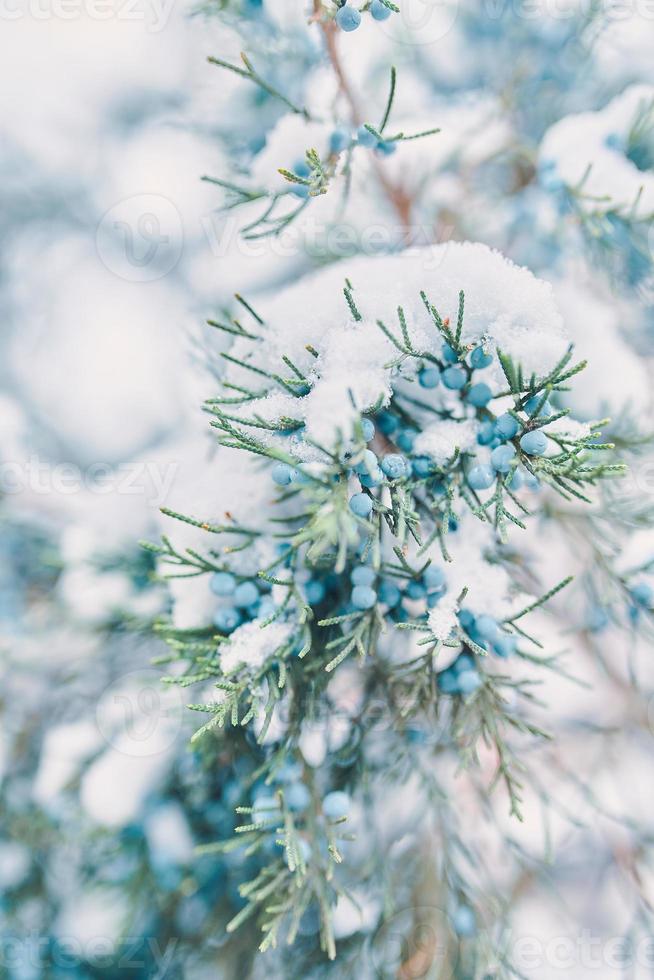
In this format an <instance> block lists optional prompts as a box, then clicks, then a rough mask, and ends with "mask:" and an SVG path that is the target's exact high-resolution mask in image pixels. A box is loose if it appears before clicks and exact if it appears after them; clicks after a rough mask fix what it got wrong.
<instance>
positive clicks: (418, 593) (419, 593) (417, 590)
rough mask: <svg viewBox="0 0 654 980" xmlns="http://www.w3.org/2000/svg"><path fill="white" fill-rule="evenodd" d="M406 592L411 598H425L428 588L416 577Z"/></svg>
mask: <svg viewBox="0 0 654 980" xmlns="http://www.w3.org/2000/svg"><path fill="white" fill-rule="evenodd" d="M406 594H407V596H408V597H409V599H424V598H425V596H426V595H427V589H426V587H425V586H424V585H423V583H422V582H418V581H416V579H414V580H413V581H412V582H409V584H408V585H407V587H406Z"/></svg>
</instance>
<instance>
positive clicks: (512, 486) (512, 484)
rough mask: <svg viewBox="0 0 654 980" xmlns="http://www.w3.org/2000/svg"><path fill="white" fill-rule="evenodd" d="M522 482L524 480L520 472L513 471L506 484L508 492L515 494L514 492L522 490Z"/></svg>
mask: <svg viewBox="0 0 654 980" xmlns="http://www.w3.org/2000/svg"><path fill="white" fill-rule="evenodd" d="M524 482H525V478H524V476H523V475H522V472H521V470H514V471H513V474H512V476H511V479H510V480H509V483H508V487H509V490H513V491H514V492H515V491H516V490H520V489H522V487H523V485H524Z"/></svg>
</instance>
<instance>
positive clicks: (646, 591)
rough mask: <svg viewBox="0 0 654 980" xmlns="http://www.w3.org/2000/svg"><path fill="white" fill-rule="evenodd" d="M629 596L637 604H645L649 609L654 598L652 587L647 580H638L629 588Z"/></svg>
mask: <svg viewBox="0 0 654 980" xmlns="http://www.w3.org/2000/svg"><path fill="white" fill-rule="evenodd" d="M631 597H632V599H634V601H635V602H637V603H638V605H639V606H646V607H647V608H648V609H649V608H650V607H651V605H652V602H653V600H654V589H652V586H651V585H650V584H649V582H638V584H637V585H634V586H633V588H632V589H631Z"/></svg>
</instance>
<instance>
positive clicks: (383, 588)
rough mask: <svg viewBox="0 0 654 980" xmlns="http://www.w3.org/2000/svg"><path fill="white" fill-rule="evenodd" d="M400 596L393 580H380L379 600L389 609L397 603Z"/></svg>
mask: <svg viewBox="0 0 654 980" xmlns="http://www.w3.org/2000/svg"><path fill="white" fill-rule="evenodd" d="M401 598H402V593H401V592H400V590H399V589H398V587H397V585H396V584H395V582H382V583H381V585H380V586H379V601H380V602H383V603H384V604H385V605H387V606H389V607H390V608H391V609H392V608H393V606H396V605H397V604H398V602H399V601H400V599H401Z"/></svg>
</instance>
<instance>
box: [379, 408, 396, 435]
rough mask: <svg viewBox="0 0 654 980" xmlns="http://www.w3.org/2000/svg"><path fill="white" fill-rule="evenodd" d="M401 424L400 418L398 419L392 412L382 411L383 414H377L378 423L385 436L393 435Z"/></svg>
mask: <svg viewBox="0 0 654 980" xmlns="http://www.w3.org/2000/svg"><path fill="white" fill-rule="evenodd" d="M399 424H400V420H399V419H398V417H397V415H393V413H392V412H381V414H380V415H378V416H377V425H378V426H379V429H380V431H381V432H383V433H384V435H385V436H390V435H392V434H393V432H395V430H396V429H397V427H398V426H399Z"/></svg>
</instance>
